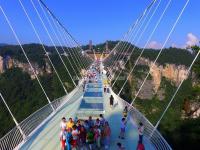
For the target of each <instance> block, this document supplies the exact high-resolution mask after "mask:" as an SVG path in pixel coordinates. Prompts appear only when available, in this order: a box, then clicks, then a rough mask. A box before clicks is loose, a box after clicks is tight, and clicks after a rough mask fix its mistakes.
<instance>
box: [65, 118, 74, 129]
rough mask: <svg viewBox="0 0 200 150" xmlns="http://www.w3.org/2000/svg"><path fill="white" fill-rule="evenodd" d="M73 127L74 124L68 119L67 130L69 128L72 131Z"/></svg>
mask: <svg viewBox="0 0 200 150" xmlns="http://www.w3.org/2000/svg"><path fill="white" fill-rule="evenodd" d="M73 125H74V122H73V120H72V118H69V121H68V122H67V129H69V128H71V129H72V127H73Z"/></svg>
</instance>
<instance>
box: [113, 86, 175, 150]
mask: <svg viewBox="0 0 200 150" xmlns="http://www.w3.org/2000/svg"><path fill="white" fill-rule="evenodd" d="M110 91H111V93H112V95H113V97H114V98H115V99H116V100H117V101H118V103H119V104H121V106H123V107H125V106H128V107H129V108H130V110H129V116H130V117H131V119H132V120H134V122H135V123H136V125H137V126H139V123H140V122H142V123H143V125H144V136H145V137H146V138H147V139H149V141H150V142H151V144H152V145H153V146H154V148H155V149H157V150H172V148H171V146H170V145H169V144H168V143H167V141H166V140H165V139H164V138H163V136H162V135H161V134H160V132H159V131H158V130H154V126H153V125H152V124H151V122H149V120H148V119H147V118H146V117H145V116H144V115H143V114H142V113H141V112H139V111H138V110H137V109H136V108H135V107H133V106H132V105H130V104H129V103H128V102H127V101H125V100H123V99H122V98H121V97H119V96H118V95H117V94H115V93H114V92H113V91H112V89H111V88H110ZM153 131H154V132H153Z"/></svg>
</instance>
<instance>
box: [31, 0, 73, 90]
mask: <svg viewBox="0 0 200 150" xmlns="http://www.w3.org/2000/svg"><path fill="white" fill-rule="evenodd" d="M30 1H31V4H32V5H33V8H34V10H35V12H36V13H37V16H38V18H39V20H40V21H41V23H42V26H43V27H44V29H45V31H46V33H47V35H48V37H49V39H50V41H51V43H52V44H53V46H54V48H55V50H56V52H57V54H58V56H59V58H60V60H61V62H62V63H63V65H64V67H65V69H66V71H67V72H68V74H69V76H70V78H71V80H72V83H73V84H74V86H75V87H76V83H75V81H74V79H73V77H72V76H71V73H70V72H69V70H68V68H67V66H66V64H65V62H64V60H63V59H62V57H61V55H60V53H59V51H58V49H57V47H56V45H55V43H54V41H53V39H52V37H51V35H50V33H49V31H48V29H47V27H46V25H45V23H44V21H43V20H42V18H41V15H40V13H39V12H38V10H37V8H36V6H35V4H34V2H33V0H30Z"/></svg>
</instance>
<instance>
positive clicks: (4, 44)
mask: <svg viewBox="0 0 200 150" xmlns="http://www.w3.org/2000/svg"><path fill="white" fill-rule="evenodd" d="M6 45H8V44H6V43H0V46H1V47H2V46H6Z"/></svg>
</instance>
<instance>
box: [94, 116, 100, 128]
mask: <svg viewBox="0 0 200 150" xmlns="http://www.w3.org/2000/svg"><path fill="white" fill-rule="evenodd" d="M100 125H101V123H100V120H99V118H97V119H96V122H95V126H98V127H100Z"/></svg>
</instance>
